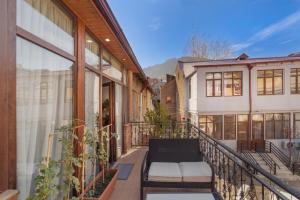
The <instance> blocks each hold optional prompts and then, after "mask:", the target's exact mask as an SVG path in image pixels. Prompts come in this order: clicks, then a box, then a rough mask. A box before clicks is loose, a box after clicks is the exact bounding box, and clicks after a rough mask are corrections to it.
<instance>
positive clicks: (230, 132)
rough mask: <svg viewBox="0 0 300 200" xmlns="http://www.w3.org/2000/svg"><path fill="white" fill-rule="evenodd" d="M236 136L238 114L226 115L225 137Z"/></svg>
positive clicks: (227, 138)
mask: <svg viewBox="0 0 300 200" xmlns="http://www.w3.org/2000/svg"><path fill="white" fill-rule="evenodd" d="M235 136H236V116H235V115H224V139H225V140H235Z"/></svg>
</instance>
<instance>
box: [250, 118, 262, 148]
mask: <svg viewBox="0 0 300 200" xmlns="http://www.w3.org/2000/svg"><path fill="white" fill-rule="evenodd" d="M251 143H252V145H251V146H252V150H255V151H264V150H265V140H264V116H263V114H257V115H252V142H251Z"/></svg>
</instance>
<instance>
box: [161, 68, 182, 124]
mask: <svg viewBox="0 0 300 200" xmlns="http://www.w3.org/2000/svg"><path fill="white" fill-rule="evenodd" d="M177 97H178V94H177V85H176V79H175V76H173V75H169V74H167V82H166V83H165V84H164V85H162V86H161V88H160V104H161V105H162V107H163V108H164V109H166V111H167V113H168V115H169V118H170V119H171V120H177V115H178V114H177V102H178V101H177Z"/></svg>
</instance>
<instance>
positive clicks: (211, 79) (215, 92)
mask: <svg viewBox="0 0 300 200" xmlns="http://www.w3.org/2000/svg"><path fill="white" fill-rule="evenodd" d="M206 96H208V97H220V96H222V73H220V72H214V73H206Z"/></svg>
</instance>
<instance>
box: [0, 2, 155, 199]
mask: <svg viewBox="0 0 300 200" xmlns="http://www.w3.org/2000/svg"><path fill="white" fill-rule="evenodd" d="M0 24H1V29H0V110H1V117H2V119H1V121H0V126H1V132H0V137H1V140H2V142H1V145H0V177H1V178H0V191H4V190H7V189H18V190H19V191H20V195H19V198H20V199H25V198H26V197H27V196H28V195H29V194H30V193H31V192H33V190H34V186H33V180H34V177H35V175H36V168H37V164H38V163H39V162H40V161H41V159H42V158H43V157H44V156H45V154H46V148H47V140H48V136H49V134H50V133H52V132H53V131H54V130H55V129H56V128H58V127H60V126H62V125H65V124H68V123H71V122H72V121H74V120H76V121H79V122H85V124H86V125H87V126H89V127H93V126H95V123H98V124H100V126H106V125H112V132H114V133H116V134H117V135H118V137H117V139H116V141H114V142H113V143H111V149H112V158H111V159H112V160H115V159H117V158H118V157H119V156H120V155H121V154H122V151H123V146H124V145H123V136H124V135H123V134H124V131H123V125H124V124H126V123H128V122H130V121H135V120H140V119H142V116H143V115H144V114H145V112H146V110H147V108H148V109H151V108H152V100H151V96H152V90H151V89H150V87H149V84H148V81H147V78H146V76H145V74H144V72H143V71H142V69H141V67H140V65H139V63H138V61H137V59H136V57H135V55H134V53H133V51H132V49H131V48H130V45H129V43H128V41H127V39H126V37H125V35H124V33H123V32H122V30H121V28H120V26H119V24H118V22H117V21H116V19H115V17H114V15H113V13H112V11H111V10H110V8H109V6H108V4H107V3H106V1H105V0H99V1H87V0H83V1H73V0H55V1H53V0H3V1H1V2H0ZM77 134H78V136H79V138H82V137H83V130H79V131H78V133H77ZM55 150H56V149H55ZM57 151H58V150H57ZM57 153H58V152H53V156H56V155H57Z"/></svg>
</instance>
